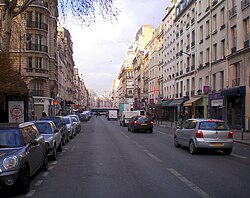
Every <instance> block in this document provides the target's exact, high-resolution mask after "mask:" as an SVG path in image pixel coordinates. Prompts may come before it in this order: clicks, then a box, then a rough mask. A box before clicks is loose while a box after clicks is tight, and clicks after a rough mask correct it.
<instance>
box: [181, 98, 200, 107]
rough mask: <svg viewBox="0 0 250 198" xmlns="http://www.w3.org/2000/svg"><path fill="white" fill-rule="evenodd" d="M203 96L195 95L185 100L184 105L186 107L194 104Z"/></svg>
mask: <svg viewBox="0 0 250 198" xmlns="http://www.w3.org/2000/svg"><path fill="white" fill-rule="evenodd" d="M201 98H202V97H193V98H191V99H190V100H188V101H187V102H185V103H184V104H183V106H184V107H191V106H192V104H193V103H194V102H195V101H197V100H200V99H201Z"/></svg>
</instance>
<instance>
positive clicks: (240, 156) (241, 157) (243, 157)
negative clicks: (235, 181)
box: [231, 153, 247, 159]
mask: <svg viewBox="0 0 250 198" xmlns="http://www.w3.org/2000/svg"><path fill="white" fill-rule="evenodd" d="M231 155H232V156H234V157H238V158H240V159H247V157H245V156H242V155H238V154H235V153H232V154H231Z"/></svg>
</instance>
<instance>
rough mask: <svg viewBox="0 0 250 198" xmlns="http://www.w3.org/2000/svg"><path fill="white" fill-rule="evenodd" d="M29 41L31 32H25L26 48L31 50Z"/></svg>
mask: <svg viewBox="0 0 250 198" xmlns="http://www.w3.org/2000/svg"><path fill="white" fill-rule="evenodd" d="M31 41H32V37H31V34H27V36H26V45H27V49H28V50H31Z"/></svg>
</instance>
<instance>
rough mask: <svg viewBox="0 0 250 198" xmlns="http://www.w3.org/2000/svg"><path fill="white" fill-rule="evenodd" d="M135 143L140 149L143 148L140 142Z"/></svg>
mask: <svg viewBox="0 0 250 198" xmlns="http://www.w3.org/2000/svg"><path fill="white" fill-rule="evenodd" d="M133 143H134V144H135V145H136V146H137V147H138V148H142V145H140V144H139V143H138V142H136V141H133Z"/></svg>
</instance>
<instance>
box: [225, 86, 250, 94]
mask: <svg viewBox="0 0 250 198" xmlns="http://www.w3.org/2000/svg"><path fill="white" fill-rule="evenodd" d="M245 93H246V87H245V86H241V87H233V88H229V89H224V90H222V91H221V95H222V96H236V95H239V96H244V95H245Z"/></svg>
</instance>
